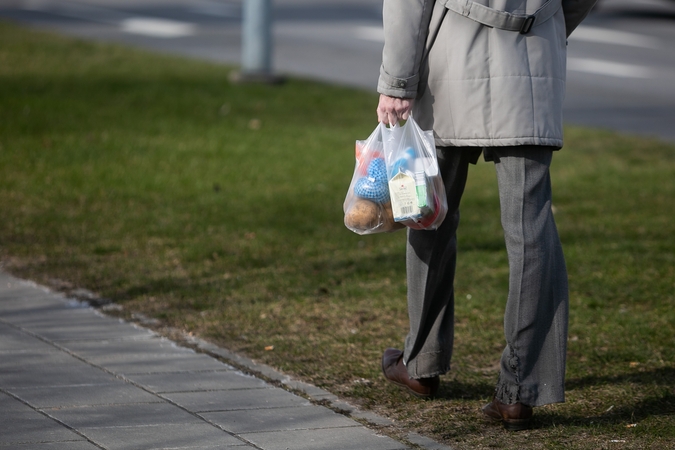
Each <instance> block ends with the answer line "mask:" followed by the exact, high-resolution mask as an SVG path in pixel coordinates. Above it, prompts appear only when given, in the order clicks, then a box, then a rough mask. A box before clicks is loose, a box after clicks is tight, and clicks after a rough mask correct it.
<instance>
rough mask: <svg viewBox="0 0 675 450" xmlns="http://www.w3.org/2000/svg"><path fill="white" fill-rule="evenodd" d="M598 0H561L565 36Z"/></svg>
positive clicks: (568, 34) (577, 24) (570, 32)
mask: <svg viewBox="0 0 675 450" xmlns="http://www.w3.org/2000/svg"><path fill="white" fill-rule="evenodd" d="M597 1H598V0H562V9H563V14H564V15H565V29H566V31H567V37H569V36H570V34H572V31H574V30H575V29H576V27H578V26H579V24H580V23H581V21H582V20H584V19H585V18H586V16H587V15H588V13H590V12H591V9H593V6H594V5H595V3H596V2H597Z"/></svg>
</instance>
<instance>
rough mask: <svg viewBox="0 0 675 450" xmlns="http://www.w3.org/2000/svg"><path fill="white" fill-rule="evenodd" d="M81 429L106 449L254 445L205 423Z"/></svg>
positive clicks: (210, 447) (149, 449)
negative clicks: (178, 425)
mask: <svg viewBox="0 0 675 450" xmlns="http://www.w3.org/2000/svg"><path fill="white" fill-rule="evenodd" d="M82 433H83V434H84V435H85V436H87V437H88V438H89V439H91V440H92V441H94V442H96V443H97V444H99V445H101V446H102V447H104V448H106V449H109V450H152V449H214V448H232V450H241V449H246V448H255V447H252V446H249V445H248V444H247V443H246V442H245V441H243V440H242V439H239V438H237V437H235V436H233V435H232V434H230V433H227V432H225V431H223V430H220V429H218V428H216V427H214V426H212V425H209V424H207V423H193V424H185V425H181V426H180V427H177V426H175V425H150V426H134V427H103V428H83V429H82Z"/></svg>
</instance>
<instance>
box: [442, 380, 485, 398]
mask: <svg viewBox="0 0 675 450" xmlns="http://www.w3.org/2000/svg"><path fill="white" fill-rule="evenodd" d="M494 391H495V385H494V382H488V381H473V382H472V381H457V380H449V381H444V380H441V385H440V386H439V388H438V394H436V398H439V399H444V400H460V399H461V400H485V399H488V398H490V397H492V394H493V393H494Z"/></svg>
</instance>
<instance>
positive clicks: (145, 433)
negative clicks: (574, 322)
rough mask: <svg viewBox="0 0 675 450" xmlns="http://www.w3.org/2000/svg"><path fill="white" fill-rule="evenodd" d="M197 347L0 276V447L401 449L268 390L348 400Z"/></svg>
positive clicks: (215, 350)
mask: <svg viewBox="0 0 675 450" xmlns="http://www.w3.org/2000/svg"><path fill="white" fill-rule="evenodd" d="M193 345H194V346H195V348H196V349H197V350H198V351H195V350H193V349H190V348H185V347H181V346H179V345H177V344H175V343H174V342H172V341H170V340H168V339H165V338H161V337H159V336H157V335H156V334H155V333H153V332H151V331H149V330H147V329H144V328H141V327H139V326H136V325H134V324H130V323H127V322H124V321H122V320H119V319H115V318H110V317H107V316H104V315H102V314H101V313H100V312H99V311H97V310H95V309H93V308H90V307H87V306H86V305H84V304H83V303H82V302H79V301H75V300H72V299H68V298H65V297H64V296H62V295H61V294H58V293H54V292H51V291H49V290H48V289H45V288H42V287H40V286H37V285H34V284H31V283H28V282H22V281H20V280H17V279H15V278H12V277H10V276H7V275H6V274H3V273H2V272H0V424H1V426H0V448H5V447H7V448H16V449H18V450H25V449H36V450H42V449H55V450H61V449H68V450H89V449H92V448H97V449H116V450H117V449H125V450H126V449H143V450H152V449H160V448H165V449H166V448H172V449H179V448H183V449H213V448H232V449H239V448H241V449H248V448H251V449H258V450H276V449H293V450H303V449H312V450H321V449H331V450H333V449H340V450H350V449H359V450H399V449H404V448H407V447H406V445H405V444H402V443H400V442H398V441H396V440H394V439H391V438H389V437H385V436H380V435H378V434H377V433H376V432H375V431H373V430H371V429H368V428H366V427H365V426H363V425H362V424H361V423H359V422H357V421H355V420H353V419H352V418H350V417H347V416H345V415H343V414H338V413H336V412H334V411H333V410H331V409H329V408H326V407H324V406H318V405H316V404H313V403H312V402H311V401H310V400H308V399H307V398H305V397H302V396H299V395H295V394H293V393H291V392H289V391H288V390H286V389H283V388H280V387H278V384H277V385H275V383H281V385H282V386H287V387H288V388H291V389H294V390H295V391H301V392H304V395H306V396H308V397H309V398H312V399H314V400H322V401H329V402H332V403H331V404H335V405H338V406H339V405H341V404H342V403H344V402H342V403H341V402H340V400H339V399H338V398H337V397H336V396H334V395H333V394H331V393H329V392H327V391H324V390H322V389H319V388H316V387H315V386H312V385H308V384H306V383H302V382H299V381H297V380H293V379H292V378H290V377H288V376H287V375H285V374H282V373H281V372H278V371H276V370H274V369H273V368H269V367H267V366H265V365H261V364H259V363H256V362H255V361H252V360H248V359H247V358H243V357H239V356H238V355H234V354H233V353H231V352H229V351H228V350H226V349H220V348H218V347H215V346H214V345H213V344H208V343H205V342H202V341H199V340H196V341H195V343H194V344H193ZM211 355H214V356H215V357H213V356H211ZM217 358H221V359H226V360H227V361H233V362H232V364H236V365H238V366H239V367H245V368H246V370H247V371H248V370H250V371H253V372H254V373H257V372H261V373H263V374H265V375H264V376H266V377H268V378H266V379H267V380H272V381H271V382H267V381H265V380H263V379H260V378H257V377H254V376H251V375H247V374H245V373H244V372H242V371H241V370H240V369H237V368H235V367H234V366H233V365H231V364H226V363H223V362H221V361H220V359H217ZM242 362H243V363H242ZM247 362H248V363H247ZM249 363H250V364H249ZM344 405H347V404H346V403H344ZM347 406H349V407H348V408H347V407H341V408H342V409H344V410H349V411H351V412H352V414H353V415H354V417H360V418H363V417H366V416H367V414H366V413H367V412H361V411H358V410H357V409H356V408H354V407H351V406H350V405H347ZM364 414H365V415H364ZM371 415H372V416H373V417H374V418H375V419H377V420H370V419H368V421H370V422H372V423H375V424H378V425H380V426H387V425H390V423H389V421H387V420H385V419H383V418H377V416H375V415H373V414H371ZM371 419H372V418H371ZM379 419H381V420H379ZM417 441H418V442H422V441H424V439H421V438H420V439H418V440H417ZM431 442H432V443H433V441H431ZM420 448H429V449H431V448H441V447H428V446H421V447H420Z"/></svg>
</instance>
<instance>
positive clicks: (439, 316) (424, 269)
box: [403, 147, 480, 378]
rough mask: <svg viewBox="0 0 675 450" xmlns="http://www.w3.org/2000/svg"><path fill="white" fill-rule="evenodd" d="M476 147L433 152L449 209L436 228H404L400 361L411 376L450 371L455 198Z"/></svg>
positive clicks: (457, 216)
mask: <svg viewBox="0 0 675 450" xmlns="http://www.w3.org/2000/svg"><path fill="white" fill-rule="evenodd" d="M479 153H480V149H475V148H473V149H471V148H460V147H454V148H453V147H447V148H441V149H439V151H438V155H439V158H438V159H439V161H438V162H439V168H440V171H441V174H442V176H443V182H444V184H445V189H446V193H447V198H448V214H447V215H446V217H445V220H444V221H443V223H442V224H441V226H440V227H439V228H438V229H437V230H433V231H419V230H408V243H407V249H406V270H407V281H408V316H409V319H410V331H409V333H408V336H407V337H406V340H405V349H404V357H403V361H404V362H405V364H406V367H407V371H408V374H409V375H410V377H412V378H428V377H434V376H437V375H439V374H443V373H445V372H447V371H448V370H450V358H451V356H452V345H453V332H454V289H453V282H454V277H455V263H456V253H457V239H456V231H457V226H458V225H459V203H460V200H461V197H462V194H463V193H464V187H465V185H466V178H467V173H468V166H469V163H470V162H475V159H477V156H478V154H479Z"/></svg>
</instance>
